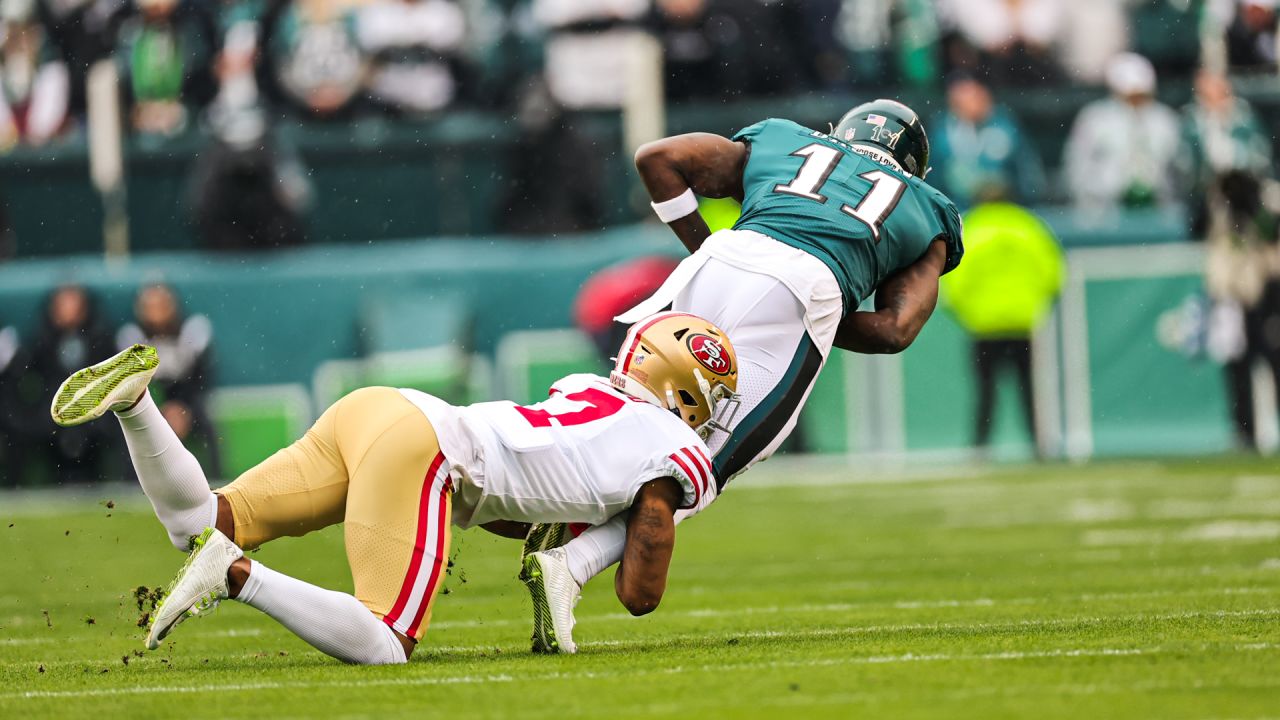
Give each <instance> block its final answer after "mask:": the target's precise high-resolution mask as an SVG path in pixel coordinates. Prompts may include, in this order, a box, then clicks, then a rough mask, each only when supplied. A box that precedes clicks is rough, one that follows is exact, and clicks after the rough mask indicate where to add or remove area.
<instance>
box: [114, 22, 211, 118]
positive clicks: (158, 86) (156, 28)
mask: <svg viewBox="0 0 1280 720" xmlns="http://www.w3.org/2000/svg"><path fill="white" fill-rule="evenodd" d="M134 2H135V3H136V4H137V7H138V12H137V14H136V15H134V16H132V17H130V18H129V19H128V20H126V21H125V22H124V24H123V25H122V26H121V28H120V35H119V38H120V39H119V45H118V51H117V59H118V60H119V61H120V62H121V63H122V64H123V65H124V71H123V75H124V77H125V78H126V79H127V82H126V86H127V87H128V89H129V92H130V99H131V101H132V102H131V110H130V124H131V125H132V127H133V129H134V130H135V131H136V132H139V133H142V134H144V135H154V136H169V135H175V134H177V133H179V132H182V131H183V130H184V129H186V127H187V125H188V122H189V120H190V117H189V116H190V114H191V113H192V112H193V111H197V110H199V109H201V108H203V107H204V106H205V105H207V104H208V103H209V101H211V100H212V99H213V97H214V93H215V92H216V89H217V88H216V85H215V83H214V78H213V59H214V56H215V53H216V37H217V32H216V29H215V26H214V22H213V19H212V18H211V17H210V16H209V14H208V13H207V11H206V10H205V5H204V4H203V3H200V2H198V0H134Z"/></svg>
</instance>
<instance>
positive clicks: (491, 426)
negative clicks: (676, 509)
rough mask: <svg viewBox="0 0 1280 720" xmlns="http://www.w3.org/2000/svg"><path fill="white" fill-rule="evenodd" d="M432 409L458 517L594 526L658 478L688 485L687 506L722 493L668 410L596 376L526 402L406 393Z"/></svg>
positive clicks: (697, 442)
mask: <svg viewBox="0 0 1280 720" xmlns="http://www.w3.org/2000/svg"><path fill="white" fill-rule="evenodd" d="M401 392H402V393H403V394H404V395H405V397H406V398H408V399H409V400H410V401H411V402H413V403H414V404H415V405H417V406H418V407H419V408H421V409H422V411H423V412H424V413H425V414H426V415H427V419H429V420H430V421H431V424H432V426H433V427H434V428H435V430H436V434H437V436H438V437H439V440H440V450H441V452H443V453H444V456H445V459H446V460H447V461H448V462H449V463H450V466H451V474H452V476H453V477H454V479H455V492H454V496H453V522H454V524H456V525H459V526H461V527H470V526H472V525H480V524H484V523H487V522H489V521H491V520H515V521H521V522H577V523H587V524H590V525H598V524H600V523H603V522H605V521H606V520H608V519H609V518H611V517H613V516H614V515H617V514H618V513H619V512H622V511H623V510H626V509H627V508H628V507H630V506H631V502H632V500H633V499H634V498H635V494H636V492H637V491H638V490H639V489H640V486H642V485H643V484H644V483H646V482H648V481H650V480H653V479H655V478H662V477H671V478H675V479H676V481H677V482H679V483H680V485H681V486H682V487H683V488H684V498H683V503H682V507H687V508H691V507H695V506H701V505H705V504H706V503H708V502H710V501H711V500H712V499H713V498H714V496H715V493H716V492H717V489H716V481H715V478H714V476H713V473H712V466H711V454H710V452H708V450H707V446H706V444H705V443H704V442H703V441H702V439H701V438H700V437H698V434H697V433H696V432H694V431H693V429H692V428H690V427H689V426H688V425H686V424H685V423H684V422H682V421H681V420H680V419H679V418H678V417H676V416H675V415H673V414H672V413H670V412H668V411H666V410H663V409H661V408H659V407H657V406H654V405H651V404H649V403H646V402H643V401H640V400H637V399H635V398H632V397H629V396H627V395H625V394H623V393H621V392H619V391H618V390H616V389H614V388H613V386H611V385H610V384H609V381H608V380H606V379H605V378H602V377H599V376H596V375H585V374H583V375H570V376H568V377H566V378H564V379H562V380H560V381H558V382H556V383H555V384H554V385H552V386H551V394H550V397H548V398H547V399H546V400H544V401H542V402H540V403H538V404H536V405H530V406H520V405H516V404H515V403H512V402H506V401H503V402H488V403H479V404H477V405H470V406H467V407H453V406H451V405H448V404H446V403H444V402H442V401H440V400H438V399H436V398H434V397H431V396H430V395H426V394H424V393H421V392H418V391H415V390H401Z"/></svg>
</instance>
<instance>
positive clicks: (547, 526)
mask: <svg viewBox="0 0 1280 720" xmlns="http://www.w3.org/2000/svg"><path fill="white" fill-rule="evenodd" d="M571 539H572V538H571V537H570V535H569V525H568V523H534V524H533V525H532V526H530V527H529V535H528V536H527V537H525V539H524V548H522V549H521V550H520V562H524V559H525V558H527V557H529V556H530V555H532V554H534V553H536V552H542V551H543V550H551V549H552V548H558V547H561V546H563V545H564V544H565V543H567V542H569V540H571Z"/></svg>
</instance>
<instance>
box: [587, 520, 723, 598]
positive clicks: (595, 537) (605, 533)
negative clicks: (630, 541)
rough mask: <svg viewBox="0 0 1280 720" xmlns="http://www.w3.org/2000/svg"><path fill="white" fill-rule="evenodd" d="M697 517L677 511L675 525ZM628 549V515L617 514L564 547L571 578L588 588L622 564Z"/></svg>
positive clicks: (592, 527)
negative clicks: (605, 570) (601, 574)
mask: <svg viewBox="0 0 1280 720" xmlns="http://www.w3.org/2000/svg"><path fill="white" fill-rule="evenodd" d="M696 514H697V513H695V512H692V511H690V510H677V511H676V514H675V521H676V524H677V525H679V524H680V522H681V521H682V520H684V519H685V518H687V517H692V516H693V515H696ZM626 545H627V513H625V512H623V513H618V514H617V515H614V516H613V517H611V518H609V521H608V522H606V523H604V524H603V525H593V526H591V527H589V528H587V529H586V530H584V531H583V532H582V534H581V535H579V536H578V537H576V538H574V539H572V540H570V541H569V542H568V543H566V544H565V546H564V554H565V562H567V563H568V565H569V574H570V575H572V576H573V579H574V580H576V581H577V582H578V587H585V586H586V584H587V581H588V580H590V579H591V578H593V577H595V576H597V575H599V574H600V573H602V572H604V569H605V568H607V567H609V566H610V565H612V564H614V563H616V562H619V561H621V560H622V550H623V548H625V547H626Z"/></svg>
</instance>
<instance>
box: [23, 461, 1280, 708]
mask: <svg viewBox="0 0 1280 720" xmlns="http://www.w3.org/2000/svg"><path fill="white" fill-rule="evenodd" d="M875 475H876V474H875V473H873V472H871V471H868V470H857V469H853V470H850V469H844V468H840V467H838V466H835V465H832V464H822V463H817V462H804V461H794V460H793V461H790V462H786V461H775V462H770V463H766V464H765V465H762V466H760V468H758V469H757V470H754V471H753V472H752V473H751V474H750V475H748V476H747V477H744V478H743V479H742V480H741V481H740V485H738V486H737V487H735V488H733V489H732V490H731V491H730V492H729V493H728V494H727V495H726V496H725V497H724V498H723V499H722V500H720V501H719V503H718V504H717V506H716V507H715V508H714V509H713V510H711V511H710V512H708V513H706V514H705V515H704V516H702V517H699V518H697V519H696V520H694V521H693V522H690V523H688V524H687V525H685V526H682V528H681V530H680V533H679V540H678V543H677V549H676V558H675V563H674V565H673V568H672V576H671V583H670V587H669V589H668V593H667V597H666V599H665V600H664V602H663V605H662V607H661V608H660V609H659V610H658V611H657V612H656V613H654V614H653V615H650V616H648V617H644V618H638V619H637V618H631V617H629V616H626V615H625V614H624V613H623V612H622V611H621V607H620V606H619V605H618V604H617V602H616V600H615V599H614V598H613V593H612V586H611V583H610V582H609V578H610V577H611V574H608V575H606V576H602V578H600V579H599V580H597V581H596V583H595V584H594V585H592V586H589V587H588V589H587V590H588V591H587V594H586V596H585V597H584V599H583V601H582V604H581V605H580V606H579V608H578V619H579V624H578V631H577V636H578V638H579V641H580V642H581V643H582V645H583V648H582V651H581V652H580V653H579V654H578V655H576V656H565V657H535V656H531V655H529V654H528V652H527V648H528V642H527V637H528V630H527V628H526V623H527V621H526V613H527V611H528V605H529V602H528V598H527V596H526V595H525V593H524V589H523V587H522V586H520V585H519V584H517V583H516V582H515V580H514V576H515V573H516V562H515V555H516V553H517V551H518V548H517V546H516V544H515V543H513V542H511V541H503V540H499V539H497V538H493V537H491V536H487V535H485V534H484V533H483V532H482V531H475V530H473V531H469V532H466V533H458V534H455V541H454V548H455V551H456V553H457V558H456V565H455V567H454V568H453V571H452V575H451V576H450V578H449V581H448V586H447V590H448V595H445V596H443V597H441V598H440V600H439V601H438V603H437V606H436V614H435V620H434V623H433V624H432V626H431V629H430V631H429V632H428V634H427V639H426V641H425V643H424V646H423V647H421V648H419V651H418V652H417V653H416V654H415V657H414V658H413V660H412V661H411V662H410V663H409V664H408V665H407V666H401V667H391V668H360V667H347V666H344V665H341V664H339V663H337V662H335V661H333V660H330V659H329V658H327V657H324V656H322V655H320V654H319V653H317V652H315V651H312V650H310V649H309V648H308V647H307V646H305V645H304V644H302V643H301V642H300V641H298V640H296V639H294V638H293V637H292V636H291V635H289V634H288V633H287V632H285V631H284V630H283V629H281V628H280V627H278V626H276V625H274V624H273V623H272V622H271V621H270V620H268V619H267V618H266V617H265V616H262V615H259V614H257V613H256V611H254V610H252V609H249V608H247V607H244V606H240V605H237V604H236V603H226V604H224V606H223V607H222V608H221V609H219V610H218V612H217V613H216V614H215V615H213V616H212V617H209V618H202V619H198V620H193V621H191V622H189V623H188V624H186V625H184V626H183V627H181V628H179V629H178V631H177V632H176V633H175V634H174V636H173V637H172V642H170V643H169V644H167V645H166V646H165V647H164V648H163V649H162V650H161V651H159V652H156V653H143V654H141V656H138V655H135V654H134V652H135V651H141V650H142V632H141V631H140V630H139V629H138V628H137V627H135V621H136V619H137V617H138V614H139V613H138V611H137V607H136V606H135V605H134V604H133V601H132V598H131V591H132V589H133V588H134V587H136V586H138V585H162V584H164V583H166V582H167V581H168V579H169V577H170V575H171V574H172V573H173V572H174V571H175V570H176V569H177V568H178V566H179V565H180V561H181V556H180V555H179V554H178V553H176V552H175V551H174V550H173V549H172V548H171V547H170V546H169V544H168V542H167V540H166V539H165V535H164V533H163V531H162V530H161V529H160V527H159V525H158V524H157V523H156V522H155V520H154V519H153V518H152V517H151V515H150V512H149V508H148V507H147V506H146V505H145V503H144V502H143V501H142V500H141V498H140V496H139V495H137V494H136V493H132V492H126V491H123V490H119V489H117V490H114V491H112V492H115V493H119V494H120V496H118V497H109V496H108V493H107V492H106V491H100V492H98V493H97V494H94V491H82V493H81V494H80V495H78V496H75V497H68V496H48V495H39V496H31V495H26V496H4V495H0V558H3V560H2V561H0V562H2V563H3V569H4V572H3V579H0V681H2V682H0V717H11V718H19V717H21V718H37V717H117V716H130V717H164V716H169V717H218V716H222V717H255V718H277V717H311V716H317V715H334V716H344V717H357V716H376V717H387V716H411V715H412V716H418V717H421V716H431V717H434V716H439V717H452V718H507V717H519V718H521V719H522V720H535V719H537V718H557V719H558V718H572V717H644V718H658V717H702V718H705V717H731V718H742V717H771V718H776V717H778V715H779V714H780V713H791V712H794V713H797V715H796V717H806V718H807V717H813V716H820V717H860V716H865V717H892V718H897V717H974V718H991V717H1001V716H1019V717H1040V718H1048V717H1063V718H1073V719H1074V718H1081V717H1086V718H1098V717H1159V718H1192V717H1195V718H1261V717H1280V463H1276V462H1274V461H1272V462H1263V461H1245V460H1230V459H1228V460H1220V459H1219V460H1206V461H1198V462H1197V461H1178V462H1172V463H1158V462H1131V463H1108V464H1097V465H1092V466H1087V467H1067V466H1049V467H1044V468H1007V469H993V470H990V471H971V472H956V473H951V474H950V476H948V477H942V476H940V475H939V476H935V477H933V478H932V479H929V478H925V479H914V480H911V479H910V478H899V477H893V478H887V479H884V480H877V479H876V477H875ZM851 477H856V478H858V480H859V481H858V482H851V481H850V480H849V478H851ZM906 480H911V481H906ZM85 492H88V494H85ZM107 500H113V501H115V503H116V505H115V507H114V508H107V507H106V503H105V501H107ZM256 557H257V558H258V559H260V560H262V561H263V562H266V563H267V564H269V565H271V566H273V567H275V568H276V569H279V570H282V571H285V572H288V573H290V574H294V575H297V576H299V577H302V578H304V579H307V580H310V581H313V582H317V583H320V584H322V585H326V586H330V587H335V588H341V589H349V588H350V579H349V576H348V573H347V569H346V563H345V559H344V555H343V551H342V544H341V534H340V533H337V532H333V531H332V530H331V531H328V532H325V533H321V534H318V535H315V536H312V537H308V538H305V539H301V540H286V541H281V542H278V543H276V544H274V545H273V546H270V547H268V548H265V549H264V550H263V551H262V552H261V553H259V554H258V555H257V556H256ZM126 661H127V662H126Z"/></svg>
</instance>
